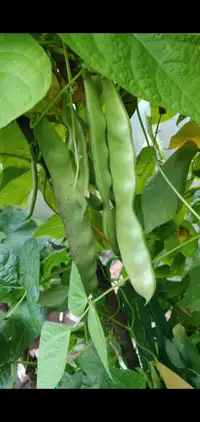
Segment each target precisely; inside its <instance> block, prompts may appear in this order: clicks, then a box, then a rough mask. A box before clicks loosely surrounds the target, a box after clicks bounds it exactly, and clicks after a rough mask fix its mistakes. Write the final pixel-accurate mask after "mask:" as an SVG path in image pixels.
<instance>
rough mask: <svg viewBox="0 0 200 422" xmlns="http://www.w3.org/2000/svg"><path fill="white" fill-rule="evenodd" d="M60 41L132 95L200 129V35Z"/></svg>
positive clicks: (88, 36)
mask: <svg viewBox="0 0 200 422" xmlns="http://www.w3.org/2000/svg"><path fill="white" fill-rule="evenodd" d="M59 35H60V37H61V38H62V39H63V41H64V42H66V44H68V46H69V47H70V48H71V49H72V50H74V51H75V52H76V53H77V54H79V55H80V56H81V58H82V59H83V60H84V61H85V62H86V64H87V65H88V66H90V67H92V68H93V69H95V70H96V71H98V72H100V73H101V74H103V75H104V76H107V77H108V78H110V79H112V80H114V81H116V82H117V83H118V84H119V85H120V86H121V87H123V88H125V89H126V90H127V91H128V92H131V93H132V94H133V95H135V96H137V97H139V98H143V99H145V100H147V101H150V102H152V103H154V104H157V105H159V106H162V107H164V108H166V109H167V110H172V111H175V112H179V113H182V114H183V115H186V116H189V117H191V118H192V119H193V120H195V121H196V122H197V123H199V124H200V113H199V104H200V92H199V90H198V89H197V87H198V85H199V83H200V55H199V51H200V37H199V35H195V34H138V33H134V34H133V33H130V34H96V33H93V34H81V33H67V34H59ZM163 81H164V83H163ZM188 81H190V83H188Z"/></svg>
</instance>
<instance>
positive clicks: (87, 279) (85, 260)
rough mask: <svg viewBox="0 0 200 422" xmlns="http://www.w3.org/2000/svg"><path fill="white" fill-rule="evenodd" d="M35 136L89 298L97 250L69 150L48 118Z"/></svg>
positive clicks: (95, 280)
mask: <svg viewBox="0 0 200 422" xmlns="http://www.w3.org/2000/svg"><path fill="white" fill-rule="evenodd" d="M34 132H35V137H36V139H37V141H38V144H39V147H40V150H41V153H42V155H43V158H44V160H45V163H46V166H47V168H48V170H49V173H50V175H51V178H52V182H53V187H54V192H55V197H56V202H57V204H58V208H59V211H60V214H61V218H62V220H63V223H64V226H65V230H66V235H67V238H68V242H69V247H70V251H71V255H72V259H73V260H74V262H75V263H76V265H77V267H78V270H79V272H80V275H81V279H82V282H83V284H84V287H85V290H86V292H87V294H90V293H91V292H92V291H94V290H96V288H97V278H96V250H95V245H94V239H93V233H92V229H91V225H90V220H89V215H88V212H87V210H86V211H85V213H84V215H83V212H82V206H81V203H82V200H80V191H79V190H78V189H74V179H75V172H74V170H73V167H72V163H71V159H70V154H69V150H68V148H67V146H66V144H65V143H64V142H63V141H62V139H61V138H60V136H59V135H58V134H57V132H56V131H55V129H54V128H53V126H52V125H51V124H50V123H49V121H48V120H47V119H46V118H43V119H42V120H41V121H40V122H39V123H38V124H37V126H36V127H35V129H34Z"/></svg>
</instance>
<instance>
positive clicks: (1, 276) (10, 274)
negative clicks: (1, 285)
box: [0, 243, 18, 285]
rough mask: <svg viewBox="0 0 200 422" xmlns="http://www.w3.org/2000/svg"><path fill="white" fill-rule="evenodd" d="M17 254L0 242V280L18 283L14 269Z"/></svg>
mask: <svg viewBox="0 0 200 422" xmlns="http://www.w3.org/2000/svg"><path fill="white" fill-rule="evenodd" d="M16 265H17V256H16V254H15V252H14V250H13V249H12V248H10V247H9V246H8V245H6V244H5V243H4V244H0V281H1V282H5V283H7V284H11V285H13V284H18V275H17V270H16Z"/></svg>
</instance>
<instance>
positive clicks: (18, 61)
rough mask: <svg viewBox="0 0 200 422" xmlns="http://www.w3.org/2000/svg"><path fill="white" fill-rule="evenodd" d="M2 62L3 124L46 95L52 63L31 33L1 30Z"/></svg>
mask: <svg viewBox="0 0 200 422" xmlns="http://www.w3.org/2000/svg"><path fill="white" fill-rule="evenodd" d="M0 63H1V66H0V67H1V75H0V93H1V95H0V96H1V103H0V116H1V117H0V128H2V127H4V126H6V125H7V124H8V123H10V122H11V121H12V120H14V119H16V118H17V117H19V116H20V115H21V114H24V113H25V112H26V111H28V110H29V109H30V108H32V107H33V106H34V105H35V104H36V103H38V102H39V101H40V100H41V99H42V98H43V97H44V95H45V94H46V93H47V91H48V89H49V87H50V85H51V66H50V61H49V59H48V56H47V55H46V53H45V52H44V50H43V49H42V48H41V47H40V45H39V44H38V43H37V42H36V41H35V39H34V38H33V37H32V36H31V35H30V34H14V33H13V34H8V33H7V34H0ZM19 93H20V94H19Z"/></svg>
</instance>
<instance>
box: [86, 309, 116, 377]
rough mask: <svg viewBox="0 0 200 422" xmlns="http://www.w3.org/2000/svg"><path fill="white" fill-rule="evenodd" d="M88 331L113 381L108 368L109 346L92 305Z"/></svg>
mask: <svg viewBox="0 0 200 422" xmlns="http://www.w3.org/2000/svg"><path fill="white" fill-rule="evenodd" d="M87 321H88V329H89V333H90V335H91V339H92V342H93V343H94V346H95V348H96V350H97V353H98V355H99V357H100V359H101V361H102V363H103V365H104V367H105V370H106V371H107V373H108V375H109V376H110V378H111V379H112V376H111V374H110V370H109V366H108V355H107V344H106V339H105V336H104V332H103V328H102V325H101V321H100V319H99V316H98V314H97V311H96V309H95V306H94V305H93V304H92V303H91V304H90V309H89V312H88V320H87Z"/></svg>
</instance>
